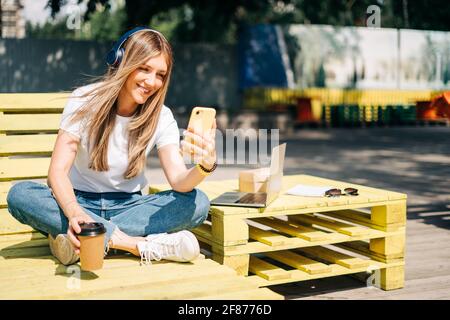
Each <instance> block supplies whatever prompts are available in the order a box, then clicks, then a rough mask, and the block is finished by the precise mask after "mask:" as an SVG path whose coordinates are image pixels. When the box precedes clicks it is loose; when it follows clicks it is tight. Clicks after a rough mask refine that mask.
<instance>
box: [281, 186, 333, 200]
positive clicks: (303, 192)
mask: <svg viewBox="0 0 450 320" xmlns="http://www.w3.org/2000/svg"><path fill="white" fill-rule="evenodd" d="M333 188H334V187H332V186H324V187H322V186H320V187H318V186H310V185H306V184H298V185H296V186H295V187H293V188H291V189H289V190H288V191H287V192H286V194H291V195H294V196H303V197H323V196H324V195H325V191H327V190H330V189H333Z"/></svg>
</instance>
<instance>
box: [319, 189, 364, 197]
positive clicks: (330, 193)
mask: <svg viewBox="0 0 450 320" xmlns="http://www.w3.org/2000/svg"><path fill="white" fill-rule="evenodd" d="M357 195H358V189H355V188H345V189H344V193H342V190H341V189H330V190H327V191H325V197H339V196H357Z"/></svg>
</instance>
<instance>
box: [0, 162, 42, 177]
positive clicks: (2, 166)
mask: <svg viewBox="0 0 450 320" xmlns="http://www.w3.org/2000/svg"><path fill="white" fill-rule="evenodd" d="M49 166H50V157H48V158H25V159H8V158H0V181H9V180H18V179H36V178H46V177H47V174H48V168H49Z"/></svg>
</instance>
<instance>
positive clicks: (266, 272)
mask: <svg viewBox="0 0 450 320" xmlns="http://www.w3.org/2000/svg"><path fill="white" fill-rule="evenodd" d="M249 271H250V272H252V273H254V274H256V275H258V276H260V277H261V278H264V279H266V280H269V281H271V280H281V279H289V278H290V277H291V275H290V273H289V272H287V271H286V270H283V269H281V268H279V267H277V266H274V265H273V264H271V263H268V262H266V261H263V260H261V259H259V258H257V257H255V256H250V265H249Z"/></svg>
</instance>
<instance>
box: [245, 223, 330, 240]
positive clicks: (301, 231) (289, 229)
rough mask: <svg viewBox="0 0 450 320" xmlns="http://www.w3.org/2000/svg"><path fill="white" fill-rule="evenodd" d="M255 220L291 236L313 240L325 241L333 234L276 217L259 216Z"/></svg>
mask: <svg viewBox="0 0 450 320" xmlns="http://www.w3.org/2000/svg"><path fill="white" fill-rule="evenodd" d="M254 220H255V221H256V222H259V223H262V224H264V225H266V226H269V227H271V228H274V229H277V230H280V231H281V232H284V233H286V234H289V235H291V236H294V237H298V238H302V239H305V240H307V241H311V242H316V241H324V240H327V239H330V237H331V236H332V234H328V233H326V232H323V231H320V230H317V229H314V228H309V227H305V226H301V225H297V224H294V223H289V222H285V221H282V220H280V219H276V218H257V219H254Z"/></svg>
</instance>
